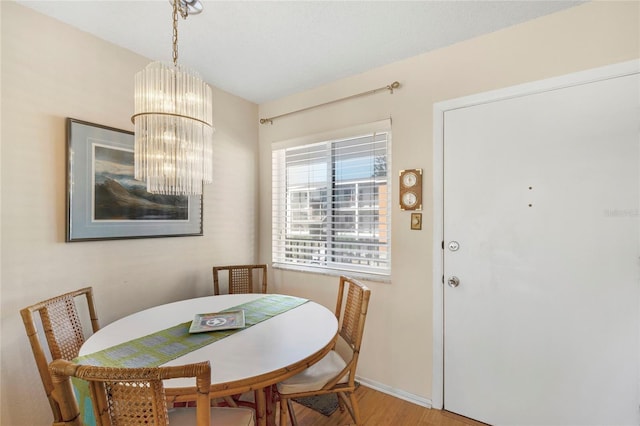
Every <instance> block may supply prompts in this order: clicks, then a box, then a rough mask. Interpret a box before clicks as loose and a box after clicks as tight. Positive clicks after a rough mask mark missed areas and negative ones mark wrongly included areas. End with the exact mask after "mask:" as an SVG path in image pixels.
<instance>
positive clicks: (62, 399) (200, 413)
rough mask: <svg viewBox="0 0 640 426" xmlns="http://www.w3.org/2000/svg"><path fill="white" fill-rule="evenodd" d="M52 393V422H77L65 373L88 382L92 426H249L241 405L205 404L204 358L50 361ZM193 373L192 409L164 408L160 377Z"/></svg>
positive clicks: (77, 425)
mask: <svg viewBox="0 0 640 426" xmlns="http://www.w3.org/2000/svg"><path fill="white" fill-rule="evenodd" d="M49 368H50V371H51V377H52V380H53V384H54V391H53V397H54V399H55V400H56V401H57V403H58V405H59V406H60V408H61V413H62V421H61V422H60V423H59V424H58V425H55V426H62V425H65V426H82V421H81V419H80V416H81V413H80V410H79V408H78V403H77V401H76V398H75V396H74V392H73V386H72V384H71V379H70V378H71V377H77V378H80V379H82V380H86V381H88V382H89V392H90V394H91V400H92V403H93V410H94V414H95V418H96V425H97V426H112V425H113V426H115V425H126V426H133V425H155V426H159V425H168V424H169V422H171V425H172V426H173V425H197V426H209V425H224V426H230V425H238V426H240V425H242V426H249V425H254V424H255V420H254V415H253V411H251V410H249V409H247V408H212V407H210V405H209V401H210V400H209V389H210V387H211V367H210V365H209V361H206V362H200V363H196V364H185V365H179V366H171V367H142V368H119V367H95V366H90V365H78V364H75V363H73V362H69V361H66V360H62V359H60V360H56V361H53V362H52V363H51V365H50V366H49ZM179 377H194V378H195V382H196V387H195V389H196V392H197V403H196V407H195V409H193V408H177V409H173V410H168V408H167V399H166V396H165V391H164V386H163V383H162V381H163V380H167V379H174V378H179Z"/></svg>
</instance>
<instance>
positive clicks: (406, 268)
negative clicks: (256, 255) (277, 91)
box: [259, 2, 640, 404]
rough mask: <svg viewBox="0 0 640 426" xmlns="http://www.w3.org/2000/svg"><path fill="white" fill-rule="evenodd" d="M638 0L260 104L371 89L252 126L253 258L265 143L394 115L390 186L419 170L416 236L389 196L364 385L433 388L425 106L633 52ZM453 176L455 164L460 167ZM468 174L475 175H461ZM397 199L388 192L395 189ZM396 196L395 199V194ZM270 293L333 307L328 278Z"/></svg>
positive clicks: (638, 33)
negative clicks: (255, 142) (256, 173)
mask: <svg viewBox="0 0 640 426" xmlns="http://www.w3.org/2000/svg"><path fill="white" fill-rule="evenodd" d="M639 6H640V3H638V2H593V3H588V4H585V5H581V6H578V7H575V8H572V9H568V10H566V11H562V12H559V13H556V14H553V15H550V16H547V17H543V18H540V19H537V20H534V21H531V22H528V23H525V24H521V25H518V26H515V27H512V28H508V29H505V30H502V31H498V32H495V33H492V34H489V35H486V36H483V37H478V38H476V39H473V40H470V41H466V42H462V43H459V44H456V45H454V46H451V47H448V48H444V49H440V50H438V51H434V52H432V53H427V54H423V55H420V56H417V57H413V58H410V59H407V60H404V61H401V62H398V63H394V64H391V65H388V66H384V67H381V68H377V69H374V70H371V71H369V72H365V73H363V74H360V75H357V76H354V77H351V78H346V79H343V80H340V81H336V82H334V83H331V84H328V85H326V86H323V87H320V88H317V89H314V90H310V91H307V92H304V93H300V94H296V95H293V96H290V97H287V98H284V99H280V100H277V101H274V102H270V103H267V104H263V105H261V106H260V117H268V116H274V115H278V114H282V113H285V112H289V111H292V110H296V109H299V108H304V107H307V106H310V105H316V104H320V103H324V102H327V101H330V100H333V99H338V98H342V97H345V96H348V95H351V94H354V93H359V92H364V91H368V90H370V89H373V88H377V87H381V86H384V85H387V84H389V83H391V82H393V81H394V80H398V81H399V82H400V83H401V84H402V87H401V88H400V89H398V90H397V91H396V92H395V94H393V95H389V94H387V93H382V94H376V95H374V96H369V97H364V98H358V99H354V100H350V101H347V102H343V103H339V104H334V105H331V106H327V107H323V108H319V109H315V110H311V111H307V112H304V113H300V114H297V115H293V116H289V117H286V118H282V119H279V120H276V121H274V123H273V124H272V125H262V126H260V177H261V179H260V191H259V192H260V210H261V212H262V214H261V215H260V230H261V231H260V258H261V260H262V261H269V260H270V258H271V245H270V243H271V236H270V221H271V217H270V215H269V214H268V212H269V211H270V209H271V201H270V192H271V188H270V186H269V182H270V170H271V151H270V149H271V143H272V142H275V141H279V140H286V139H290V138H294V137H299V136H302V135H307V134H313V133H319V132H323V131H327V130H331V129H336V128H342V127H349V126H352V125H354V124H359V123H365V122H371V121H376V120H380V119H383V118H386V117H389V116H391V117H392V120H393V125H392V129H393V144H392V162H393V176H394V186H393V188H394V190H397V178H396V176H397V175H398V171H399V170H401V169H405V168H423V169H424V170H425V182H424V188H425V189H424V193H423V197H424V198H423V199H424V200H425V206H426V208H425V210H424V211H423V214H424V217H423V223H424V225H423V229H422V231H412V230H410V224H409V219H410V214H409V212H403V211H401V210H400V209H399V208H398V207H397V203H394V204H395V206H394V209H393V212H392V222H393V223H392V270H393V277H392V282H391V283H377V282H371V283H368V284H369V286H370V287H371V288H372V297H371V305H370V309H369V318H368V320H367V321H368V323H367V327H366V331H365V339H364V345H363V352H362V355H361V358H360V359H361V362H360V365H359V374H360V376H362V378H363V381H364V382H365V383H369V384H374V385H376V386H378V387H379V388H381V389H383V390H387V391H389V392H392V393H397V394H398V395H400V396H403V397H405V398H408V399H410V400H413V401H416V402H418V403H424V404H428V403H429V401H430V399H431V394H432V392H431V386H432V346H433V345H432V334H433V333H432V324H433V321H432V291H433V288H432V286H433V284H434V283H433V282H432V278H431V274H432V266H431V265H432V256H433V253H432V246H433V238H434V235H433V233H432V226H430V224H432V220H433V219H432V212H431V210H430V208H429V204H430V202H429V201H430V200H431V199H432V189H431V188H432V174H431V170H432V161H433V158H432V134H433V124H432V119H433V117H432V114H433V108H432V106H433V104H434V103H435V102H439V101H443V100H447V99H452V98H456V97H460V96H465V95H470V94H475V93H479V92H484V91H488V90H492V89H497V88H502V87H508V86H511V85H515V84H519V83H524V82H528V81H535V80H539V79H544V78H547V77H552V76H557V75H562V74H566V73H570V72H574V71H579V70H585V69H589V68H594V67H598V66H602V65H606V64H612V63H618V62H623V61H628V60H631V59H637V58H639V57H640V26H639V18H640V9H639ZM461 172H462V173H463V172H464V171H461ZM470 178H473V177H470ZM396 194H397V193H396ZM395 198H397V195H394V199H395ZM273 282H274V287H275V288H274V290H275V291H278V292H282V293H291V294H295V295H301V296H305V297H309V298H312V299H315V300H318V301H321V302H323V303H325V304H326V305H327V306H330V307H331V306H332V303H333V301H334V300H335V291H336V286H337V279H336V278H334V277H329V276H319V275H314V274H305V273H299V272H295V273H294V272H284V271H276V272H275V273H274V280H273Z"/></svg>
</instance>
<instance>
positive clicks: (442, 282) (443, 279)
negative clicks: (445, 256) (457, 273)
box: [442, 275, 444, 284]
mask: <svg viewBox="0 0 640 426" xmlns="http://www.w3.org/2000/svg"><path fill="white" fill-rule="evenodd" d="M442 284H444V275H443V276H442Z"/></svg>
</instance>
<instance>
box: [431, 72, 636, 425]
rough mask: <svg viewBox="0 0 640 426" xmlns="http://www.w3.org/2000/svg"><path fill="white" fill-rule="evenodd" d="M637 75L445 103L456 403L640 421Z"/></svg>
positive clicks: (604, 421)
mask: <svg viewBox="0 0 640 426" xmlns="http://www.w3.org/2000/svg"><path fill="white" fill-rule="evenodd" d="M639 81H640V80H639V78H638V75H637V74H635V75H630V76H624V77H618V78H611V79H605V80H601V81H596V82H591V83H588V84H580V85H577V86H573V87H565V88H561V89H557V90H549V91H543V92H540V93H535V94H529V95H526V96H517V97H513V98H510V99H506V100H501V101H495V102H487V103H483V104H480V105H475V106H470V107H465V108H459V109H455V110H451V111H446V112H445V114H444V166H443V167H444V189H443V191H444V192H443V194H444V225H443V226H444V266H443V271H444V283H445V284H444V290H443V291H444V295H443V297H444V308H443V309H444V408H445V409H446V410H449V411H452V412H455V413H458V414H461V415H464V416H468V417H471V418H474V419H476V420H480V421H483V422H487V423H491V424H498V425H638V424H640V408H639V404H640V395H639V383H640V374H639V364H640V361H639V359H640V353H639V350H638V347H639V340H640V331H639V330H640V326H639V324H640V291H639V283H640V256H639V255H640V251H639V240H640V239H639V236H640V231H639V226H638V223H639V221H640V220H639V218H640V210H639V206H640V203H639V193H640V184H639V176H640V174H639V164H640V154H639V153H640V150H639V141H640V140H639V126H640V109H639V93H640V87H639ZM453 277H457V279H458V281H459V285H457V287H452V286H449V285H448V281H449V280H450V279H451V280H452V281H455V279H454V278H453ZM453 284H454V285H455V283H453Z"/></svg>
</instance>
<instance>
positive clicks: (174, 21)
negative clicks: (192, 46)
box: [173, 0, 179, 67]
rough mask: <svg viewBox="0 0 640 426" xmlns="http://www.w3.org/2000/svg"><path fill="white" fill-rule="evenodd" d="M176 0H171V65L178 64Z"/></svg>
mask: <svg viewBox="0 0 640 426" xmlns="http://www.w3.org/2000/svg"><path fill="white" fill-rule="evenodd" d="M178 1H179V0H173V66H174V67H175V66H177V65H178Z"/></svg>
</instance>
